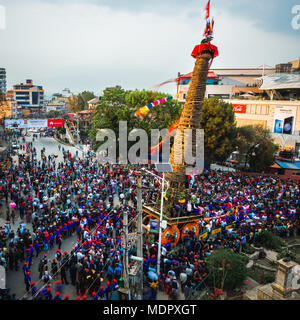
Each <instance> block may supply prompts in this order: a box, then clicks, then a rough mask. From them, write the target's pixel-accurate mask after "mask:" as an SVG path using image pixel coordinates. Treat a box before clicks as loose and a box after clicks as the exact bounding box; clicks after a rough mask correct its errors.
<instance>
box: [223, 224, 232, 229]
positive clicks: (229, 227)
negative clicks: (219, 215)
mask: <svg viewBox="0 0 300 320" xmlns="http://www.w3.org/2000/svg"><path fill="white" fill-rule="evenodd" d="M233 227H234V225H233V224H229V225H228V226H226V227H225V230H229V229H232V228H233Z"/></svg>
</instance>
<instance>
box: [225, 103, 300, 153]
mask: <svg viewBox="0 0 300 320" xmlns="http://www.w3.org/2000/svg"><path fill="white" fill-rule="evenodd" d="M225 102H228V103H232V106H233V110H234V113H235V118H236V123H237V126H238V127H241V126H246V125H260V126H262V127H264V128H266V129H269V130H270V131H271V133H272V136H273V137H274V140H275V143H277V144H279V145H280V146H281V147H282V148H292V149H294V150H295V152H296V154H299V152H300V101H285V100H284V101H278V100H237V99H226V100H225Z"/></svg>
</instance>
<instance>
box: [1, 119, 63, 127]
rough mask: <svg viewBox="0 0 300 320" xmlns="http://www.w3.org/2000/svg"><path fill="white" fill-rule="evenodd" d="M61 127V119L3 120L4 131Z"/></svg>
mask: <svg viewBox="0 0 300 320" xmlns="http://www.w3.org/2000/svg"><path fill="white" fill-rule="evenodd" d="M63 126H64V120H63V119H28V120H26V119H23V120H5V128H6V129H29V128H53V127H63Z"/></svg>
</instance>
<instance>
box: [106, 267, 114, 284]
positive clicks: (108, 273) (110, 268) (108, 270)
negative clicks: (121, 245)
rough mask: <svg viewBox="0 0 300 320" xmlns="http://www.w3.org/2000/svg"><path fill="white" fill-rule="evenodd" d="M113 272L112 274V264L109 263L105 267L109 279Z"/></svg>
mask: <svg viewBox="0 0 300 320" xmlns="http://www.w3.org/2000/svg"><path fill="white" fill-rule="evenodd" d="M113 274H114V269H113V267H112V264H110V265H109V266H108V269H107V278H108V280H109V281H111V280H112V277H113Z"/></svg>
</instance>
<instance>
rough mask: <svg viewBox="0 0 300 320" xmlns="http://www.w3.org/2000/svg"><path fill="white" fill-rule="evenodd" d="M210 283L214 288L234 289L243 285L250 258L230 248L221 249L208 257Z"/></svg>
mask: <svg viewBox="0 0 300 320" xmlns="http://www.w3.org/2000/svg"><path fill="white" fill-rule="evenodd" d="M205 261H206V265H207V269H208V274H209V276H208V284H209V286H210V288H212V289H213V290H214V289H215V288H218V289H221V290H223V289H224V290H233V289H234V288H237V287H239V286H241V285H242V284H243V282H244V280H245V278H246V276H247V268H246V265H247V263H248V258H247V257H245V256H242V255H240V254H238V253H234V252H231V251H229V250H224V249H219V250H216V251H215V252H214V253H212V254H211V255H209V256H208V257H207V258H206V259H205Z"/></svg>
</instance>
